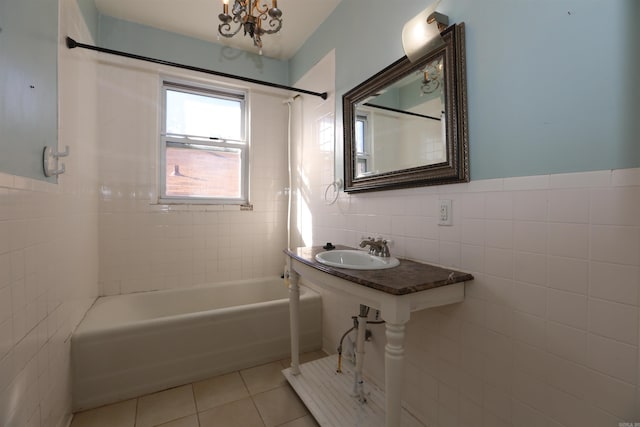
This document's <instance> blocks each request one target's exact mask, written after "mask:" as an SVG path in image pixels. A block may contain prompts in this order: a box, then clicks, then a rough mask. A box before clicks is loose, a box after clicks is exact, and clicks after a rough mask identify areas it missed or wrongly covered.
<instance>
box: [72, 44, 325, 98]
mask: <svg viewBox="0 0 640 427" xmlns="http://www.w3.org/2000/svg"><path fill="white" fill-rule="evenodd" d="M67 47H68V48H69V49H73V48H76V47H81V48H83V49H88V50H95V51H97V52H103V53H109V54H111V55H117V56H124V57H125V58H133V59H138V60H140V61H147V62H153V63H154V64H160V65H168V66H170V67H177V68H182V69H185V70H190V71H197V72H199V73H205V74H212V75H214V76H219V77H226V78H229V79H235V80H241V81H243V82H247V83H255V84H258V85H262V86H269V87H275V88H278V89H285V90H290V91H293V92H299V93H304V94H307V95H313V96H319V97H320V98H322V99H327V92H322V93H320V92H313V91H310V90H306V89H298V88H295V87H291V86H285V85H281V84H277V83H270V82H265V81H262V80H256V79H252V78H249V77H241V76H234V75H233V74H227V73H222V72H220V71H214V70H208V69H206V68H200V67H193V66H191V65H184V64H178V63H176V62H170V61H165V60H162V59H156V58H149V57H147V56H141V55H135V54H133V53H128V52H121V51H119V50H113V49H107V48H104V47H98V46H93V45H90V44H85V43H80V42H77V41H75V40H74V39H72V38H71V37H67Z"/></svg>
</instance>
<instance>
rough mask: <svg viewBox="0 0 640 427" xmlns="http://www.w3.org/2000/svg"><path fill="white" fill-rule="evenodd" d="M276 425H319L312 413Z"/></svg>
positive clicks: (284, 426) (314, 426)
mask: <svg viewBox="0 0 640 427" xmlns="http://www.w3.org/2000/svg"><path fill="white" fill-rule="evenodd" d="M278 427H320V424H318V423H317V422H316V420H315V418H313V416H312V415H307V416H304V417H302V418H298V419H297V420H293V421H290V422H288V423H284V424H280V425H279V426H278Z"/></svg>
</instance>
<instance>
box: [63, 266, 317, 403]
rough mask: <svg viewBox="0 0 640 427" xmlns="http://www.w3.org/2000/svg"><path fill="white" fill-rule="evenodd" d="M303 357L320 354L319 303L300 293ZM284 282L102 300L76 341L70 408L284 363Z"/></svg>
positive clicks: (265, 281) (286, 337)
mask: <svg viewBox="0 0 640 427" xmlns="http://www.w3.org/2000/svg"><path fill="white" fill-rule="evenodd" d="M300 320H301V323H300V328H301V329H300V340H301V341H300V347H301V351H311V350H316V349H319V348H320V347H321V343H322V332H321V323H322V321H321V300H320V295H318V294H317V293H315V292H314V291H312V290H310V289H308V288H305V287H301V289H300ZM289 343H290V337H289V301H288V289H287V288H286V286H285V285H284V284H283V281H282V279H280V278H267V279H259V280H243V281H237V282H226V283H221V284H216V285H211V286H206V287H198V288H192V289H185V290H170V291H155V292H145V293H138V294H130V295H119V296H113V297H101V298H98V300H97V301H96V303H95V304H94V306H93V307H92V308H91V309H90V310H89V311H88V313H87V315H86V317H85V319H84V320H83V321H82V322H81V323H80V325H79V326H78V328H77V330H76V331H75V332H74V333H73V336H72V338H71V358H72V359H71V360H72V377H73V378H72V381H73V409H74V410H81V409H88V408H93V407H97V406H100V405H105V404H108V403H112V402H116V401H119V400H123V399H129V398H132V397H135V396H139V395H142V394H146V393H150V392H154V391H159V390H163V389H166V388H168V387H173V386H177V385H181V384H186V383H189V382H193V381H197V380H202V379H205V378H207V377H210V376H213V375H218V374H222V373H226V372H231V371H234V370H238V369H243V368H247V367H250V366H255V365H258V364H261V363H266V362H270V361H273V360H277V359H281V358H285V357H287V356H288V355H289V351H290V346H289V345H290V344H289Z"/></svg>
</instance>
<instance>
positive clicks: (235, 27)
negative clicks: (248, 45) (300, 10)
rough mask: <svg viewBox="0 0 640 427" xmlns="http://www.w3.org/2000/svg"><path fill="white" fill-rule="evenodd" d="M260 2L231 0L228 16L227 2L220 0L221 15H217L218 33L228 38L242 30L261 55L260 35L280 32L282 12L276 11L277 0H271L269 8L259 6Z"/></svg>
mask: <svg viewBox="0 0 640 427" xmlns="http://www.w3.org/2000/svg"><path fill="white" fill-rule="evenodd" d="M261 1H262V0H233V7H232V8H231V15H229V0H222V3H223V5H222V13H221V14H220V15H218V18H220V25H218V33H220V35H221V36H223V37H228V38H230V37H233V36H235V35H236V34H238V32H239V31H240V28H242V29H244V35H245V36H246V35H247V34H248V35H249V36H250V37H251V38H252V39H253V45H254V46H256V47H259V48H260V54H261V55H262V35H263V34H273V33H277V32H278V31H280V29H281V28H282V11H281V10H280V9H278V0H272V3H271V7H269V6H268V5H267V4H266V3H262V4H261V3H260V2H261ZM267 20H268V22H267ZM263 25H264V27H263ZM265 27H266V28H265Z"/></svg>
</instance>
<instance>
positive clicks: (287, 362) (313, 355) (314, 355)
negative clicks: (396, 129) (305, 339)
mask: <svg viewBox="0 0 640 427" xmlns="http://www.w3.org/2000/svg"><path fill="white" fill-rule="evenodd" d="M327 356H328V354H327V353H325V352H324V351H322V350H317V351H309V352H307V353H302V354H301V355H300V363H307V362H313V361H314V360H317V359H322V358H323V357H327ZM280 362H281V363H282V367H283V368H289V367H290V366H291V358H290V357H287V358H286V359H282V360H281V361H280Z"/></svg>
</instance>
